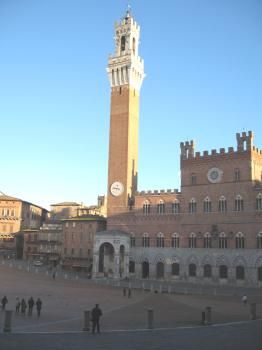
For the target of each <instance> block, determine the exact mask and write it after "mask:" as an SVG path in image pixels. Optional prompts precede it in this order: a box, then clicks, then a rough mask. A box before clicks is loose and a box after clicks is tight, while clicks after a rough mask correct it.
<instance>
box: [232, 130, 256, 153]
mask: <svg viewBox="0 0 262 350" xmlns="http://www.w3.org/2000/svg"><path fill="white" fill-rule="evenodd" d="M253 138H254V134H253V132H252V131H248V133H246V132H242V133H241V134H240V133H237V134H236V139H237V150H238V151H245V150H251V149H252V148H253Z"/></svg>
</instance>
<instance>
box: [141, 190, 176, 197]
mask: <svg viewBox="0 0 262 350" xmlns="http://www.w3.org/2000/svg"><path fill="white" fill-rule="evenodd" d="M177 193H179V190H178V189H177V188H175V189H167V190H147V191H137V192H136V195H137V196H144V195H146V194H150V195H161V194H177Z"/></svg>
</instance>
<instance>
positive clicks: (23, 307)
mask: <svg viewBox="0 0 262 350" xmlns="http://www.w3.org/2000/svg"><path fill="white" fill-rule="evenodd" d="M26 308H27V306H26V302H25V299H24V298H23V299H22V300H21V314H22V315H23V316H24V315H25V312H26Z"/></svg>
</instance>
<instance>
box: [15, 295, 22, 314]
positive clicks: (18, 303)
mask: <svg viewBox="0 0 262 350" xmlns="http://www.w3.org/2000/svg"><path fill="white" fill-rule="evenodd" d="M20 305H21V302H20V299H19V297H16V298H15V312H16V313H17V314H18V313H19V311H20Z"/></svg>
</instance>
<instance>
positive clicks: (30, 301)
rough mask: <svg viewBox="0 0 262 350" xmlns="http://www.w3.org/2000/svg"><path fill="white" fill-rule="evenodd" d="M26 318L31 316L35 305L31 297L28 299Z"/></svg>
mask: <svg viewBox="0 0 262 350" xmlns="http://www.w3.org/2000/svg"><path fill="white" fill-rule="evenodd" d="M27 303H28V316H32V313H33V307H34V305H35V302H34V299H33V297H31V298H30V299H28V302H27Z"/></svg>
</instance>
